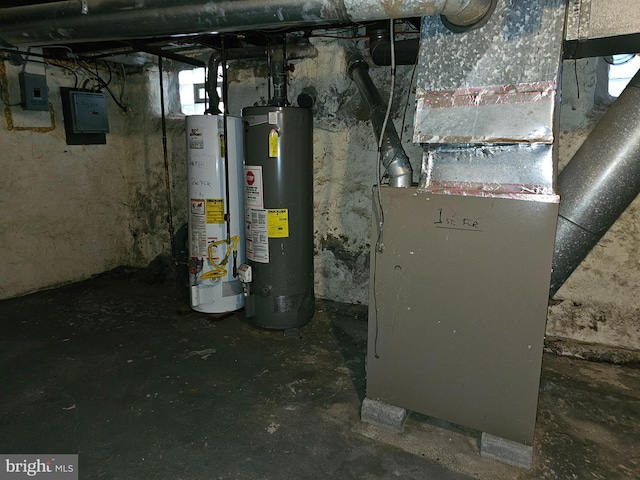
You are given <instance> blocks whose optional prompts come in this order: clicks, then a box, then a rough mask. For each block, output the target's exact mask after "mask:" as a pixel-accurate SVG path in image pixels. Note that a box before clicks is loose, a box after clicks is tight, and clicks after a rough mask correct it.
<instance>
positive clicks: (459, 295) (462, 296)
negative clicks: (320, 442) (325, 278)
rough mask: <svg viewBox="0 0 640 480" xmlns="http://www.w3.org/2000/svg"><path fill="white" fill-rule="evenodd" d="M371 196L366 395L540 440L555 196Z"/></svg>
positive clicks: (394, 191)
mask: <svg viewBox="0 0 640 480" xmlns="http://www.w3.org/2000/svg"><path fill="white" fill-rule="evenodd" d="M373 197H374V201H373V204H374V218H373V234H372V241H371V282H370V285H371V286H370V288H371V291H370V296H369V298H370V301H369V328H368V332H369V333H368V352H367V357H368V358H367V397H368V398H370V399H374V400H380V401H382V402H385V403H388V404H391V405H395V406H398V407H402V408H405V409H407V410H411V411H414V412H419V413H422V414H426V415H429V416H432V417H436V418H439V419H442V420H446V421H449V422H452V423H455V424H458V425H463V426H467V427H470V428H473V429H477V430H480V431H482V432H486V433H490V434H493V435H496V436H499V437H502V438H506V439H509V440H513V441H516V442H519V443H523V444H526V445H532V444H533V435H534V427H535V420H536V409H537V401H538V388H539V382H540V369H541V362H542V351H543V343H544V332H545V323H546V315H547V304H548V295H549V280H550V275H551V262H552V257H553V245H554V237H555V228H556V221H557V216H558V203H557V202H555V201H551V200H550V201H538V200H536V197H538V198H545V197H543V196H536V195H529V196H527V195H520V196H513V198H511V197H499V198H492V197H474V196H463V195H448V194H433V193H421V192H419V191H417V190H416V189H412V188H409V189H404V188H390V187H382V189H381V200H382V201H381V202H379V201H378V195H377V193H376V191H374V195H373ZM549 198H557V197H554V196H550V197H549ZM380 203H381V207H380ZM381 219H383V221H382V227H380V220H381Z"/></svg>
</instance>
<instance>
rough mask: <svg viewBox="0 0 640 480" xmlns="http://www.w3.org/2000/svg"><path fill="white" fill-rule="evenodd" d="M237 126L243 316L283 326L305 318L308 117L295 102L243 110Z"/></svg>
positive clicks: (308, 300)
mask: <svg viewBox="0 0 640 480" xmlns="http://www.w3.org/2000/svg"><path fill="white" fill-rule="evenodd" d="M242 121H243V124H244V154H245V167H244V193H245V223H246V238H247V247H246V248H247V252H246V253H247V261H248V264H249V266H250V267H251V269H252V281H251V283H250V284H249V296H248V297H247V299H246V313H247V316H249V317H253V322H254V324H255V325H256V326H258V327H262V328H271V329H289V328H295V327H299V326H301V325H304V324H305V323H306V322H308V321H309V319H310V318H311V317H312V316H313V309H314V292H313V143H312V142H313V122H312V115H311V111H310V110H308V109H304V108H295V107H277V106H268V107H248V108H244V109H243V110H242Z"/></svg>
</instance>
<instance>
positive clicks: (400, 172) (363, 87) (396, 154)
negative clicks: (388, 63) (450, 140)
mask: <svg viewBox="0 0 640 480" xmlns="http://www.w3.org/2000/svg"><path fill="white" fill-rule="evenodd" d="M347 73H348V74H349V78H351V79H352V80H353V81H354V82H355V83H356V85H357V87H358V90H359V91H360V95H362V98H363V99H364V100H365V101H366V102H367V105H368V106H369V115H370V117H371V124H372V125H373V132H374V133H375V135H376V140H378V142H379V141H380V135H382V136H383V141H382V142H383V143H382V164H383V165H384V167H385V169H386V173H387V175H388V176H389V185H390V186H391V187H410V186H411V181H412V178H413V170H412V169H411V163H409V157H407V154H406V153H405V151H404V149H403V148H402V143H401V142H400V137H398V132H396V129H395V127H394V126H393V122H391V121H388V122H387V125H386V128H385V130H384V133H383V132H382V126H383V124H384V117H385V115H386V113H387V105H386V103H385V102H384V100H383V99H382V97H381V96H380V92H378V89H377V88H376V86H375V85H374V83H373V80H371V77H370V76H369V65H368V64H367V62H365V61H364V59H363V58H362V57H361V56H360V55H359V54H352V56H351V58H350V59H349V62H348V67H347Z"/></svg>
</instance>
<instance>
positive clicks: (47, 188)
mask: <svg viewBox="0 0 640 480" xmlns="http://www.w3.org/2000/svg"><path fill="white" fill-rule="evenodd" d="M33 65H35V66H33ZM3 66H4V69H3V70H4V74H3V75H0V81H2V83H3V87H4V89H5V91H8V92H9V98H10V102H9V103H14V102H17V101H19V98H20V97H19V90H18V82H17V74H18V72H19V70H20V68H21V67H13V66H12V65H10V64H9V63H8V62H4V63H3ZM27 66H28V68H29V69H32V68H35V69H40V70H39V72H34V73H46V77H47V84H48V87H49V101H50V103H51V108H52V111H53V118H54V125H53V124H52V123H51V116H50V114H49V112H25V111H22V109H21V107H12V108H9V109H4V112H5V115H4V118H3V119H2V120H0V170H1V171H2V172H3V173H2V175H0V225H1V228H0V266H1V270H2V274H1V275H0V298H9V297H13V296H17V295H21V294H25V293H28V292H32V291H36V290H40V289H43V288H48V287H51V286H56V285H60V284H63V283H68V282H72V281H77V280H82V279H86V278H88V277H90V276H91V275H94V274H97V273H101V272H104V271H106V270H109V269H112V268H114V267H116V266H119V265H134V266H144V265H146V264H147V263H148V262H149V260H150V259H152V258H154V257H155V256H156V255H158V254H159V253H162V252H163V251H166V250H167V249H168V234H167V229H166V223H165V218H166V196H165V194H164V192H165V189H164V182H165V180H164V178H165V177H164V168H163V157H162V143H161V135H160V119H159V115H158V110H159V105H158V107H155V106H154V105H153V100H154V97H153V95H151V93H152V92H155V91H156V90H157V88H156V85H157V81H156V85H154V84H153V77H154V72H148V71H144V72H141V73H138V74H135V75H129V76H127V79H126V85H125V84H124V76H123V75H122V74H121V73H120V72H114V73H113V76H114V80H113V83H112V85H111V88H112V90H113V91H114V93H115V94H116V95H119V94H120V91H121V89H122V88H123V87H124V95H123V101H124V103H125V104H126V105H127V106H128V112H127V113H125V112H122V111H120V110H119V109H118V107H117V106H116V104H115V103H114V102H113V101H112V100H111V98H108V111H109V122H110V133H108V134H107V144H106V145H86V146H85V145H67V144H66V141H65V133H64V125H63V116H62V105H61V100H60V90H59V87H61V86H65V87H73V86H74V85H75V84H76V81H75V77H74V76H73V75H72V74H71V73H70V72H69V71H68V70H65V69H61V68H57V67H52V66H48V67H47V68H46V72H45V70H44V67H43V66H38V65H36V64H31V63H30V64H28V65H27ZM28 71H29V70H28ZM77 74H78V75H79V81H78V84H79V85H82V83H84V79H85V78H86V77H85V76H84V75H83V74H82V73H81V72H78V73H77ZM102 76H103V77H104V78H107V73H106V72H102ZM155 76H156V77H157V72H155ZM150 99H151V100H150ZM10 123H13V124H14V129H13V130H10V129H9V127H10ZM180 138H181V139H182V138H183V137H182V133H180ZM182 148H183V149H184V147H182Z"/></svg>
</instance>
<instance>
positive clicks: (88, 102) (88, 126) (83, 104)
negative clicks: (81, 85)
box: [70, 91, 109, 133]
mask: <svg viewBox="0 0 640 480" xmlns="http://www.w3.org/2000/svg"><path fill="white" fill-rule="evenodd" d="M70 96H71V118H72V127H73V133H109V117H108V116H107V99H106V98H105V96H104V93H97V92H85V91H72V92H70Z"/></svg>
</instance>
